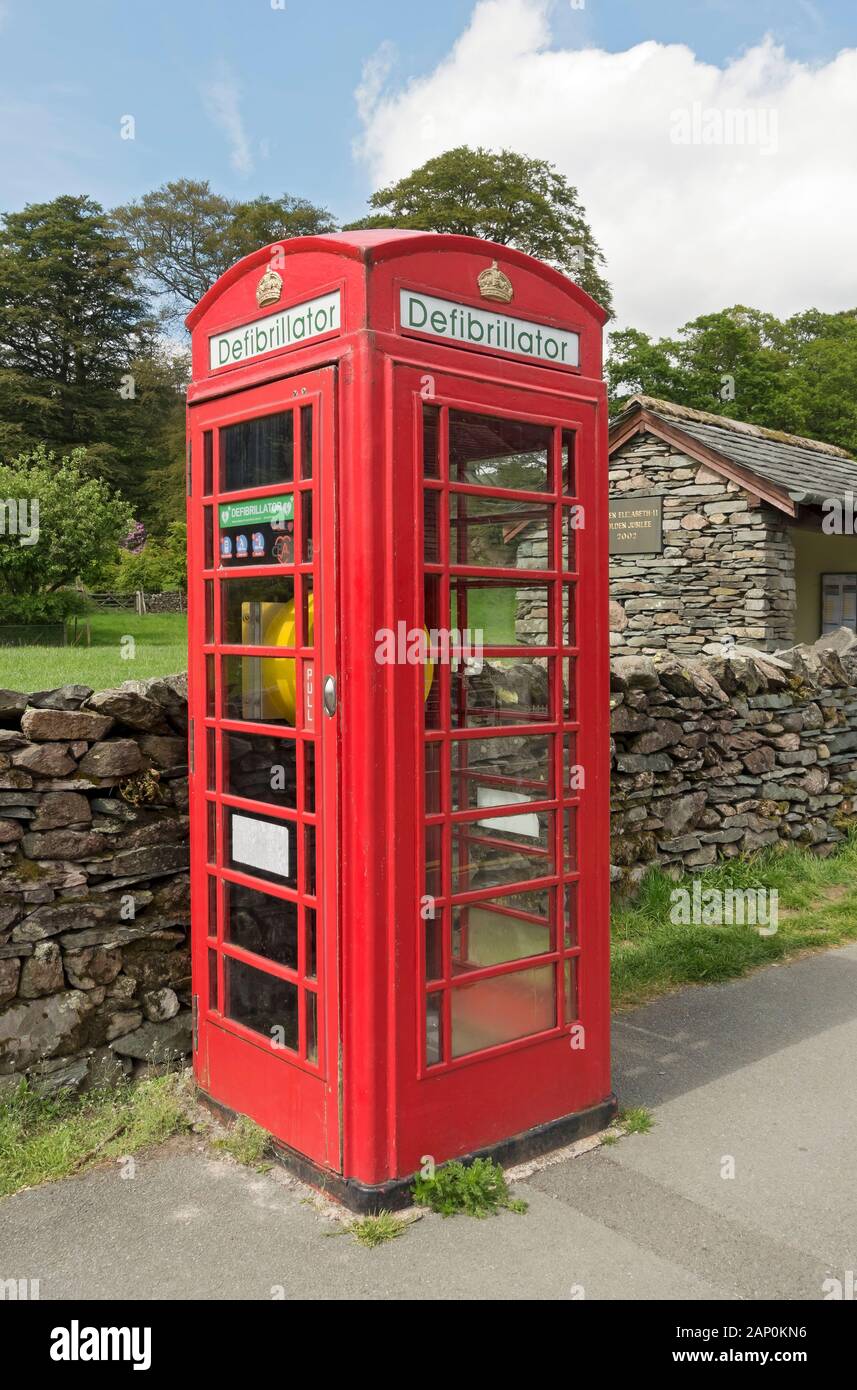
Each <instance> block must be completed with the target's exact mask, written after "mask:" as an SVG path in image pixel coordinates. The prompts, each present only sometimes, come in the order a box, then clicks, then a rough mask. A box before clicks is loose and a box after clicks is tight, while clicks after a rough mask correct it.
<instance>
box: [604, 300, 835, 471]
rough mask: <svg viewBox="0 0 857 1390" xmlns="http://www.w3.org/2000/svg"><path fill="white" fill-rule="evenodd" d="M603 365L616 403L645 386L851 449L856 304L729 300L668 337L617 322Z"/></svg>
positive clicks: (651, 392) (650, 391)
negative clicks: (781, 313) (776, 310)
mask: <svg viewBox="0 0 857 1390" xmlns="http://www.w3.org/2000/svg"><path fill="white" fill-rule="evenodd" d="M606 365H607V376H608V381H609V386H610V398H611V402H612V404H613V405H614V407H615V408H617V409H621V407H622V406H623V405H624V404H625V402H626V401H627V400H628V398H629V396H631V395H633V394H634V393H635V392H644V393H645V394H646V395H650V396H661V397H664V398H666V399H667V400H671V401H675V402H676V403H677V404H679V405H688V406H692V407H694V408H695V409H697V410H709V411H713V412H714V413H716V414H720V415H728V416H731V417H732V418H733V419H738V420H746V421H748V422H749V423H750V424H755V425H763V426H765V427H766V428H768V429H777V430H785V431H787V432H788V433H790V434H798V435H804V436H806V437H807V438H810V439H821V440H824V441H825V442H827V443H829V444H837V445H839V447H840V448H843V449H848V450H849V451H850V452H851V453H855V454H857V391H855V382H857V310H853V309H851V310H847V311H843V312H841V313H835V314H826V313H822V312H821V311H820V310H818V309H808V310H806V311H805V312H803V313H799V314H794V315H792V316H791V317H790V318H787V319H778V318H776V316H775V315H773V314H765V313H762V312H760V311H759V310H757V309H748V308H746V307H745V306H743V305H735V306H733V307H732V308H730V309H723V310H721V311H720V312H719V313H716V314H704V315H702V316H701V317H700V318H697V319H693V320H691V322H689V323H686V324H685V325H684V327H683V328H680V329H679V330H678V333H677V334H676V336H675V337H673V338H660V339H658V340H657V341H654V340H652V339H651V338H650V337H649V336H648V335H647V334H645V333H642V332H640V330H639V329H636V328H628V329H623V330H622V331H620V332H617V333H613V334H612V335H611V337H610V343H609V352H608V357H607V364H606Z"/></svg>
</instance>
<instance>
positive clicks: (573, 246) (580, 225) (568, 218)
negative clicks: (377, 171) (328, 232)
mask: <svg viewBox="0 0 857 1390" xmlns="http://www.w3.org/2000/svg"><path fill="white" fill-rule="evenodd" d="M369 206H370V207H371V208H373V209H375V211H374V212H373V214H372V215H370V216H369V217H364V218H362V219H360V220H359V221H357V222H353V223H351V224H350V226H351V228H358V227H415V228H420V229H422V230H424V231H433V232H454V233H458V234H459V235H464V236H478V237H484V238H486V240H488V241H496V242H498V243H499V244H500V245H501V246H514V247H516V248H517V250H519V251H526V252H527V253H528V254H529V255H531V256H537V257H538V258H539V260H542V261H547V262H548V264H550V265H553V266H555V267H556V268H557V269H558V270H562V271H563V272H564V273H565V274H566V275H568V276H570V278H571V279H572V280H575V281H576V282H577V284H579V285H580V286H581V288H582V289H584V290H586V292H587V294H590V295H592V298H593V299H595V300H597V302H598V303H599V304H601V305H602V306H603V307H604V308H605V309H606V310H607V311H608V312H609V313H610V314H611V315H612V312H613V304H612V291H611V289H610V285H609V284H608V282H607V280H606V278H605V270H606V266H605V262H604V255H603V253H602V251H601V248H600V246H599V245H598V243H597V241H596V240H595V238H594V236H593V235H592V231H591V229H590V226H589V223H588V222H587V220H586V213H585V210H584V208H583V207H582V206H581V203H580V200H579V197H578V193H577V189H576V188H574V187H573V186H572V185H571V184H570V183H569V182H568V180H567V179H566V178H565V176H564V175H563V174H560V173H558V172H557V170H556V169H555V168H554V166H553V165H552V164H549V163H548V161H547V160H544V159H530V158H529V157H528V156H527V155H522V154H516V153H515V151H514V150H500V151H499V152H496V151H493V150H486V149H483V148H482V147H481V146H480V147H479V148H477V149H471V148H470V147H469V146H468V145H459V146H458V147H457V148H456V149H454V150H447V151H446V153H445V154H441V155H438V156H437V157H436V158H435V159H429V160H428V161H427V162H426V163H425V164H423V165H421V166H420V168H419V169H414V171H413V172H412V173H410V174H408V175H407V177H406V178H403V179H399V181H398V183H394V184H391V185H390V186H389V187H388V188H379V189H378V191H377V192H376V193H373V195H372V197H371V198H370V199H369Z"/></svg>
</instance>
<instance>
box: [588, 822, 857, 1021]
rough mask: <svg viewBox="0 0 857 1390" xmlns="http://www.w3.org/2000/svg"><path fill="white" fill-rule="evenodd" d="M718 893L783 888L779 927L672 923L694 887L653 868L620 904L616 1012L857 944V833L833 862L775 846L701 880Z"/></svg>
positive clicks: (616, 911) (614, 954) (614, 952)
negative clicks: (679, 898) (678, 893)
mask: <svg viewBox="0 0 857 1390" xmlns="http://www.w3.org/2000/svg"><path fill="white" fill-rule="evenodd" d="M697 877H698V879H699V881H700V886H701V889H702V891H703V892H705V891H706V890H707V889H710V888H715V889H720V890H721V891H723V890H726V889H729V888H737V889H765V890H767V891H768V892H769V893H770V892H772V891H773V890H774V889H776V891H777V893H778V894H779V914H778V916H779V921H778V924H777V928H776V931H775V932H774V933H773V935H771V936H763V935H760V934H759V932H758V931H757V930H756V929H755V928H754V927H753V926H748V925H739V924H735V925H731V926H693V925H683V924H681V923H674V922H672V921H671V920H670V911H671V906H672V903H671V898H670V894H671V893H672V892H673V891H674V890H675V889H676V888H677V887H685V888H690V887H691V886H692V883H693V879H691V878H687V879H685V880H683V882H682V883H681V884H676V883H674V882H673V880H672V879H670V878H668V877H667V876H666V874H663V873H661V872H660V871H659V870H652V871H651V872H650V873H649V874H648V875H647V877H646V879H645V880H644V882H643V884H642V887H641V891H640V893H639V894H638V896H637V897H635V898H634V899H633V900H631V901H628V902H624V903H623V902H622V901H621V899H620V900H619V901H617V902H616V903H615V904H614V908H613V926H612V945H611V959H612V990H613V1006H614V1008H616V1009H623V1008H629V1007H631V1006H633V1005H637V1004H642V1003H644V1002H645V1001H646V1000H647V999H652V998H654V996H655V995H658V994H665V993H667V992H668V991H670V990H674V989H679V988H680V987H681V986H682V985H688V984H711V983H712V982H714V981H718V980H730V979H733V978H735V977H736V976H738V975H745V974H747V972H748V971H750V970H753V969H755V968H756V967H758V966H761V965H770V964H772V963H773V962H774V961H779V960H784V959H786V958H787V957H789V956H795V955H800V954H802V953H804V952H806V951H810V950H819V949H820V948H824V947H830V946H838V945H844V944H845V943H846V942H848V941H854V940H857V835H852V837H851V838H850V839H849V840H847V841H845V842H844V843H843V846H842V848H841V849H840V850H839V852H838V853H836V854H834V855H832V856H831V857H830V858H829V859H817V858H816V857H815V855H813V854H809V853H808V852H807V851H806V850H801V849H785V850H781V849H778V847H776V846H773V847H772V848H771V849H770V850H768V851H765V852H764V853H761V854H758V855H753V856H750V857H749V858H746V859H733V860H727V861H725V862H724V863H723V864H719V865H717V866H715V867H713V868H711V869H706V870H705V871H704V872H702V873H700V874H699V875H697Z"/></svg>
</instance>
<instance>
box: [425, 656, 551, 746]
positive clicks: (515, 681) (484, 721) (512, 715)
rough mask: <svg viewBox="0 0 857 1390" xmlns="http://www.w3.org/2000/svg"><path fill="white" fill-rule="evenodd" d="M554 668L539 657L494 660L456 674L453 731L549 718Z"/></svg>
mask: <svg viewBox="0 0 857 1390" xmlns="http://www.w3.org/2000/svg"><path fill="white" fill-rule="evenodd" d="M551 666H552V662H550V661H545V660H544V659H543V658H542V659H540V658H537V657H521V658H518V657H493V658H492V659H491V660H490V661H488V660H486V661H485V662H484V663H483V665H482V669H481V670H472V669H469V668H462V669H461V670H458V671H452V672H451V677H450V700H451V711H450V713H451V719H452V725H453V728H462V729H465V728H481V727H498V726H501V725H511V726H513V727H514V725H516V724H536V723H538V722H539V720H544V719H548V718H549V717H550V712H551V708H552V699H551V687H550V680H549V675H550V668H551ZM435 684H439V682H435ZM429 698H431V696H430V697H429Z"/></svg>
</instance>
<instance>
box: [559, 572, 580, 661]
mask: <svg viewBox="0 0 857 1390" xmlns="http://www.w3.org/2000/svg"><path fill="white" fill-rule="evenodd" d="M562 641H563V646H566V647H573V646H575V644H576V642H577V585H576V584H564V585H563V590H562Z"/></svg>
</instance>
